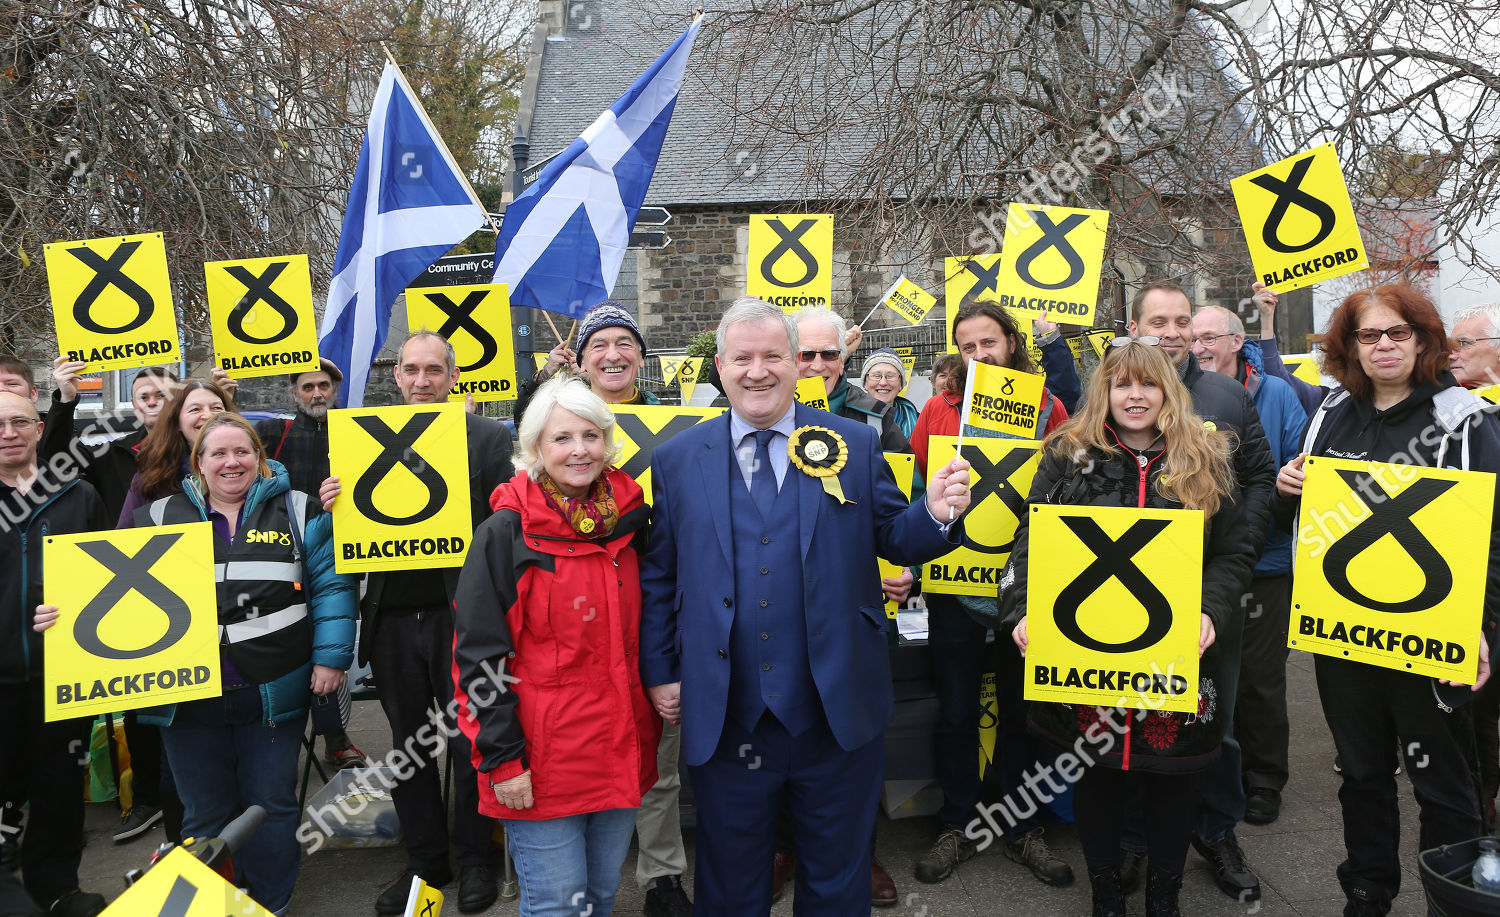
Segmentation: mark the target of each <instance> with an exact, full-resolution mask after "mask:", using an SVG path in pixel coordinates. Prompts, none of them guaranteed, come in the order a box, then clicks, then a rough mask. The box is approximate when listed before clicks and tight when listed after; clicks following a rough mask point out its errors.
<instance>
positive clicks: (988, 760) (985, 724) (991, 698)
mask: <svg viewBox="0 0 1500 917" xmlns="http://www.w3.org/2000/svg"><path fill="white" fill-rule="evenodd" d="M999 731H1000V692H999V684H998V679H997V678H996V677H995V673H994V672H985V673H984V675H983V676H981V677H980V679H979V779H980V780H983V779H984V777H985V775H986V774H988V773H989V770H990V765H991V764H993V763H994V761H995V737H996V735H997V733H999Z"/></svg>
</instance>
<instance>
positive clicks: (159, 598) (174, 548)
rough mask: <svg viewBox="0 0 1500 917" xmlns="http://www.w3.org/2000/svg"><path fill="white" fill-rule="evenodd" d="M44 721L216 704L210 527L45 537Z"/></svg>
mask: <svg viewBox="0 0 1500 917" xmlns="http://www.w3.org/2000/svg"><path fill="white" fill-rule="evenodd" d="M42 570H43V571H44V580H43V583H42V594H43V596H44V597H45V601H46V603H47V604H48V605H56V606H57V607H58V609H59V610H60V616H59V618H58V620H57V624H55V625H54V626H53V627H51V628H50V629H49V630H47V631H46V632H45V636H44V638H43V639H44V640H45V646H46V653H45V654H44V657H43V661H42V665H43V669H44V675H45V676H46V704H45V707H46V710H45V716H46V720H47V721H48V722H52V721H54V720H66V719H72V718H74V717H80V716H90V717H91V716H94V715H95V714H99V713H109V712H118V711H121V710H135V709H138V708H140V707H154V706H157V705H160V704H175V703H181V702H183V701H189V700H198V699H199V698H204V697H218V696H219V692H220V687H219V625H218V622H219V610H218V597H217V595H216V594H215V587H214V546H213V526H211V525H210V524H209V523H207V522H195V523H191V524H189V525H163V526H157V527H155V528H138V529H120V530H119V531H114V532H85V533H83V534H77V535H48V536H47V538H46V541H44V542H43V543H42Z"/></svg>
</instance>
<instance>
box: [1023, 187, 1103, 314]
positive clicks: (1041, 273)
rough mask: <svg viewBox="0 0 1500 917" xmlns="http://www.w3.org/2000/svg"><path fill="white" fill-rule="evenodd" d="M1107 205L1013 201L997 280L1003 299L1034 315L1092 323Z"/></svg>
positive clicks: (1096, 298)
mask: <svg viewBox="0 0 1500 917" xmlns="http://www.w3.org/2000/svg"><path fill="white" fill-rule="evenodd" d="M1108 233H1109V211H1107V210H1080V209H1078V208H1075V207H1049V206H1046V205H1039V204H1022V203H1017V202H1015V201H1012V202H1011V203H1010V205H1009V206H1008V207H1007V208H1006V217H1005V247H1004V248H1003V249H1001V251H1000V275H999V281H998V284H997V289H998V291H999V296H998V297H996V298H997V299H999V301H1000V304H1001V305H1002V306H1005V307H1006V308H1009V309H1014V310H1016V311H1017V312H1029V313H1032V314H1033V315H1034V316H1035V317H1041V316H1043V315H1045V316H1046V317H1047V319H1048V320H1049V321H1054V322H1067V323H1069V324H1072V325H1092V324H1093V323H1094V311H1095V307H1096V306H1097V304H1098V298H1099V272H1100V270H1101V268H1102V267H1103V265H1104V240H1105V238H1106V236H1107V235H1108Z"/></svg>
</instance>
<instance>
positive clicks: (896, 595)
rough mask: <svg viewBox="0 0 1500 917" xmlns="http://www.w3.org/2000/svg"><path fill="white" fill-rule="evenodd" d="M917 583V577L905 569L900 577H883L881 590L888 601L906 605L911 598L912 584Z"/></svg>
mask: <svg viewBox="0 0 1500 917" xmlns="http://www.w3.org/2000/svg"><path fill="white" fill-rule="evenodd" d="M915 581H916V577H914V576H912V575H911V571H910V570H906V569H903V570H902V571H901V575H900V576H883V577H881V578H880V589H881V591H883V592H884V593H885V597H886V598H887V599H888V600H890V601H892V602H895V603H896V604H897V605H904V604H905V603H906V600H907V599H908V598H909V597H910V596H911V584H912V583H913V582H915Z"/></svg>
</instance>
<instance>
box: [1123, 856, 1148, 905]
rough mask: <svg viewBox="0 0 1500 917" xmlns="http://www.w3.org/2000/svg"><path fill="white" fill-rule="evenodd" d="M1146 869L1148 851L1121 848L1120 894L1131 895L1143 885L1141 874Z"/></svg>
mask: <svg viewBox="0 0 1500 917" xmlns="http://www.w3.org/2000/svg"><path fill="white" fill-rule="evenodd" d="M1145 871H1146V852H1145V851H1144V850H1126V849H1125V848H1123V847H1121V848H1120V894H1122V895H1130V894H1133V893H1134V892H1135V890H1136V889H1138V888H1140V887H1141V874H1142V873H1144V872H1145Z"/></svg>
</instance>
